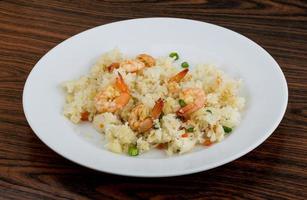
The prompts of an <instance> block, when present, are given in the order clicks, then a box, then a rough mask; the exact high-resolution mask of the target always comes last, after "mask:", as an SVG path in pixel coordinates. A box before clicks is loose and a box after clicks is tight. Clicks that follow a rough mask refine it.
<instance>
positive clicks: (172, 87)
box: [167, 69, 189, 97]
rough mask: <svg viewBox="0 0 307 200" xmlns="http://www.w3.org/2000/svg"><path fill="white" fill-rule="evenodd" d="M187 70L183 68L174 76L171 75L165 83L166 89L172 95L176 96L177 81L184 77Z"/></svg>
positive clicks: (178, 88) (177, 89)
mask: <svg viewBox="0 0 307 200" xmlns="http://www.w3.org/2000/svg"><path fill="white" fill-rule="evenodd" d="M188 72H189V69H184V70H182V71H181V72H179V73H178V74H176V75H175V76H173V77H171V78H170V79H169V81H168V83H167V89H168V91H169V93H170V94H171V95H172V96H175V97H177V96H178V93H179V91H180V87H179V85H178V83H179V82H180V81H181V80H182V79H183V78H184V77H185V75H186V74H187V73H188Z"/></svg>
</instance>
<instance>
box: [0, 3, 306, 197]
mask: <svg viewBox="0 0 307 200" xmlns="http://www.w3.org/2000/svg"><path fill="white" fill-rule="evenodd" d="M153 16H160V17H181V18H190V19H196V20H201V21H205V22H210V23H214V24H218V25H221V26H224V27H227V28H230V29H232V30H234V31H237V32H240V33H242V34H243V35H245V36H247V37H249V38H251V39H252V40H254V41H256V42H257V43H258V44H260V45H261V46H263V47H264V48H265V49H266V50H267V51H268V52H269V53H270V54H271V55H273V57H274V58H275V59H276V60H277V62H278V63H279V64H280V66H281V67H282V70H283V71H284V73H285V76H286V78H287V81H288V86H289V105H288V109H287V112H286V115H285V117H284V119H283V120H282V122H281V124H280V126H279V127H278V128H277V129H276V131H275V132H274V134H273V135H272V136H271V137H270V138H269V139H268V140H267V141H265V142H264V143H263V144H262V145H261V146H259V147H258V148H256V149H255V150H254V151H252V152H251V153H249V154H247V155H245V156H243V157H242V158H240V159H238V160H236V161H234V162H231V163H229V164H226V165H224V166H222V167H219V168H216V169H213V170H209V171H206V172H201V173H197V174H193V175H187V176H181V177H173V178H161V179H142V178H130V177H120V176H114V175H110V174H104V173H100V172H96V171H92V170H89V169H86V168H84V167H81V166H79V165H76V164H74V163H72V162H70V161H67V160H66V159H64V158H62V157H61V156H59V155H57V154H55V153H54V152H53V151H51V150H50V149H49V148H48V147H47V146H45V145H44V144H43V143H42V142H41V141H40V140H39V139H38V138H37V137H36V136H35V135H34V133H33V132H32V130H31V128H30V127H29V125H28V123H27V121H26V119H25V116H24V114H23V109H22V91H23V86H24V83H25V80H26V78H27V75H28V74H29V72H30V70H31V69H32V67H33V66H34V65H35V63H36V62H37V61H38V60H39V58H40V57H42V56H43V55H44V54H45V53H46V52H47V51H48V50H49V49H51V48H52V47H54V46H55V45H56V44H58V43H59V42H61V41H63V40H65V39H66V38H69V37H71V36H72V35H74V34H76V33H79V32H81V31H83V30H86V29H88V28H92V27H94V26H97V25H101V24H105V23H109V22H114V21H118V20H124V19H131V18H138V17H153ZM0 199H24V200H27V199H307V2H306V1H298V0H294V1H282V0H275V1H260V0H253V1H235V0H231V1H218V0H215V1H204V0H189V1H183V0H178V1H162V0H157V1H155V0H149V1H141V0H134V1H124V0H122V1H111V0H108V1H98V0H93V1H86V0H80V1H71V0H67V1H60V0H58V1H52V0H45V1H41V0H31V1H30V0H5V1H0Z"/></svg>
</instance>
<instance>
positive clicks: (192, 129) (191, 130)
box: [186, 126, 194, 133]
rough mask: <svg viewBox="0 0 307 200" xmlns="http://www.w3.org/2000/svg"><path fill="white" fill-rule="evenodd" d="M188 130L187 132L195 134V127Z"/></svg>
mask: <svg viewBox="0 0 307 200" xmlns="http://www.w3.org/2000/svg"><path fill="white" fill-rule="evenodd" d="M186 130H187V132H189V133H192V132H194V127H193V126H192V127H190V128H187V129H186Z"/></svg>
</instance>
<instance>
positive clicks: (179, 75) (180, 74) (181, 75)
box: [168, 69, 189, 83]
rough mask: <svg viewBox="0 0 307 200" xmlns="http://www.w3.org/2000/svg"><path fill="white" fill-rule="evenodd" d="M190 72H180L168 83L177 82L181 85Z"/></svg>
mask: <svg viewBox="0 0 307 200" xmlns="http://www.w3.org/2000/svg"><path fill="white" fill-rule="evenodd" d="M188 72H189V69H184V70H182V71H181V72H179V73H178V74H176V75H175V76H173V77H172V78H170V79H169V81H168V82H176V83H179V82H180V81H181V80H182V79H183V78H184V77H185V75H186V74H187V73H188Z"/></svg>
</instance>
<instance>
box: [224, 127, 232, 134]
mask: <svg viewBox="0 0 307 200" xmlns="http://www.w3.org/2000/svg"><path fill="white" fill-rule="evenodd" d="M223 129H224V132H225V133H230V132H231V131H232V128H230V127H227V126H223Z"/></svg>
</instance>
